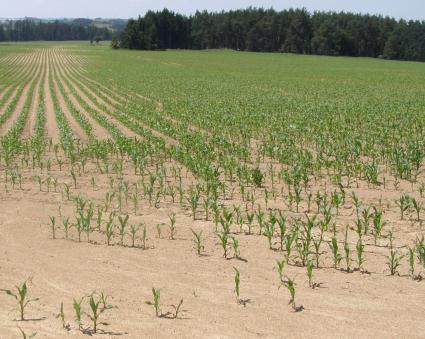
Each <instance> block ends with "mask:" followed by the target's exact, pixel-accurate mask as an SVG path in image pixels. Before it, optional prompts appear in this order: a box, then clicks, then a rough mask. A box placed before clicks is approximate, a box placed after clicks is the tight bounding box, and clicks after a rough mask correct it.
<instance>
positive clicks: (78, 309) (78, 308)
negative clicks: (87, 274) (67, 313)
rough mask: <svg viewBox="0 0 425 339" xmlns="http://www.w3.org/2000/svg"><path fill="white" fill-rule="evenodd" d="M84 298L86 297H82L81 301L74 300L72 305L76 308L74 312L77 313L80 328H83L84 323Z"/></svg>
mask: <svg viewBox="0 0 425 339" xmlns="http://www.w3.org/2000/svg"><path fill="white" fill-rule="evenodd" d="M84 299H85V298H84V297H83V298H81V299H80V300H79V301H77V300H75V299H74V302H73V304H72V307H73V308H74V313H75V322H76V323H77V325H78V329H79V330H81V326H82V324H83V323H82V320H81V317H82V315H83V309H82V304H83V301H84Z"/></svg>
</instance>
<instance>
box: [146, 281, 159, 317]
mask: <svg viewBox="0 0 425 339" xmlns="http://www.w3.org/2000/svg"><path fill="white" fill-rule="evenodd" d="M152 297H153V298H152V301H145V303H146V304H147V305H151V306H153V308H154V309H155V316H156V317H158V318H159V317H161V308H160V302H161V291H160V290H159V289H156V288H154V287H152Z"/></svg>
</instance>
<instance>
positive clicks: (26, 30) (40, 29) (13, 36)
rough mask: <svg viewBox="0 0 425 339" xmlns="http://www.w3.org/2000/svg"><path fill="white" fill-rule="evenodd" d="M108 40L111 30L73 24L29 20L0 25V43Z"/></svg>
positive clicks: (110, 36) (7, 22) (10, 21)
mask: <svg viewBox="0 0 425 339" xmlns="http://www.w3.org/2000/svg"><path fill="white" fill-rule="evenodd" d="M96 38H100V39H102V40H110V39H111V38H112V32H111V30H109V29H107V28H99V27H96V26H94V25H90V24H78V23H73V22H61V21H53V22H42V21H35V20H31V19H25V20H17V21H12V20H8V21H6V22H3V23H0V41H39V40H46V41H64V40H94V39H96Z"/></svg>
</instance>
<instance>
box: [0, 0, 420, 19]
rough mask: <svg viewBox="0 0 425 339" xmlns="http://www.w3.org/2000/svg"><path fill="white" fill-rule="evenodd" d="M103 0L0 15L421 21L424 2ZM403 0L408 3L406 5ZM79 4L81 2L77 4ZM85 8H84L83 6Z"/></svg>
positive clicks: (23, 1) (44, 1)
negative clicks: (225, 14) (300, 15)
mask: <svg viewBox="0 0 425 339" xmlns="http://www.w3.org/2000/svg"><path fill="white" fill-rule="evenodd" d="M105 2H106V1H101V0H93V1H91V2H90V4H89V5H87V4H86V1H85V0H74V1H73V4H69V3H68V2H67V1H66V0H55V1H54V0H15V1H14V3H13V4H7V6H6V5H4V7H3V5H1V4H0V13H2V14H1V17H0V18H1V19H11V20H13V19H24V18H37V19H44V20H48V19H78V18H85V19H92V20H94V19H125V20H127V19H131V18H137V17H138V16H139V15H141V16H143V15H144V14H145V13H146V12H147V11H149V10H153V11H160V10H162V9H164V8H167V9H169V10H170V11H173V12H176V13H179V14H184V15H188V16H189V15H193V14H194V13H196V11H204V10H207V11H209V12H221V11H229V10H238V9H246V8H249V7H254V8H264V9H270V8H273V9H274V10H276V11H281V10H285V9H286V10H287V9H290V8H305V9H306V10H308V11H309V12H310V13H313V12H315V11H321V12H337V13H339V12H347V13H354V14H363V15H367V14H369V15H377V16H382V17H392V18H395V19H397V20H400V19H404V20H418V21H424V20H425V16H424V15H423V13H425V2H422V1H421V0H408V1H405V2H403V4H402V5H401V4H400V2H399V1H394V0H389V1H388V0H387V1H385V0H377V1H374V3H369V2H368V1H365V0H360V1H357V2H356V3H355V4H353V3H351V2H350V1H346V0H343V1H341V0H340V1H338V0H325V1H320V4H319V3H318V2H317V1H315V0H288V1H285V4H283V5H282V3H281V1H277V0H263V1H260V0H250V1H246V0H233V1H231V3H230V4H229V1H224V0H217V1H215V2H214V4H211V3H209V2H207V1H205V0H200V1H198V2H197V4H196V5H191V4H187V3H186V2H185V1H181V0H177V1H173V2H171V1H167V0H156V1H152V0H149V1H145V2H144V4H142V5H141V4H138V3H137V1H136V0H122V1H121V2H120V3H119V4H116V3H115V2H114V3H113V4H109V5H106V6H105ZM406 2H407V3H408V5H406ZM79 4H80V5H81V6H80V5H79ZM82 8H84V10H83V9H82Z"/></svg>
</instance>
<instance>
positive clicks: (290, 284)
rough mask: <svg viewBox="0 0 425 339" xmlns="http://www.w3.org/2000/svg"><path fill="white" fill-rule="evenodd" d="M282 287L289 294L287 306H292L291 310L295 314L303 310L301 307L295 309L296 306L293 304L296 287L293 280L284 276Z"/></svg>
mask: <svg viewBox="0 0 425 339" xmlns="http://www.w3.org/2000/svg"><path fill="white" fill-rule="evenodd" d="M283 286H285V287H286V288H287V290H288V292H289V294H290V296H291V299H290V300H289V302H288V305H291V306H292V309H293V310H294V311H295V312H299V311H301V310H303V309H304V308H303V306H298V307H297V306H296V304H295V292H296V290H295V286H296V285H295V281H294V280H293V279H291V278H289V277H288V276H286V281H285V283H284V284H283Z"/></svg>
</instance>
